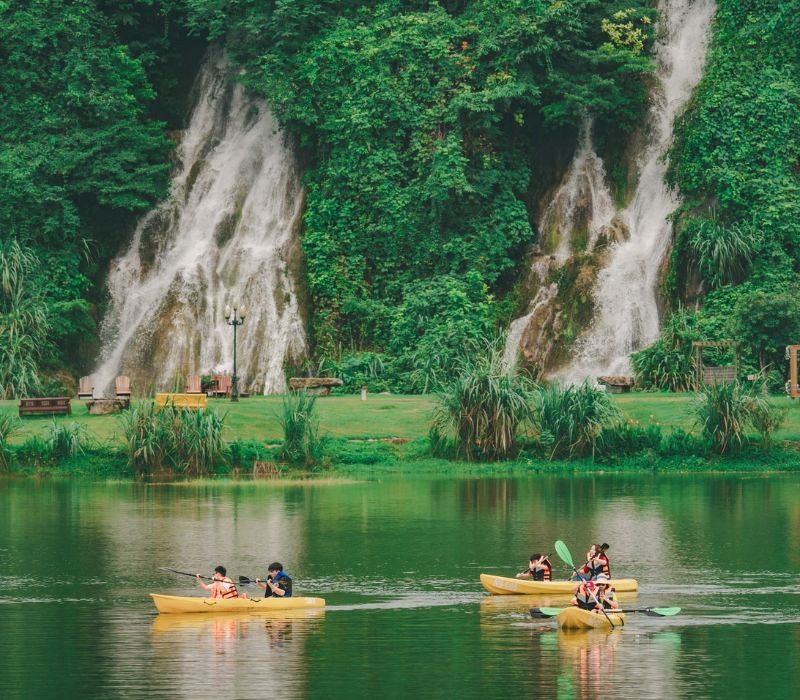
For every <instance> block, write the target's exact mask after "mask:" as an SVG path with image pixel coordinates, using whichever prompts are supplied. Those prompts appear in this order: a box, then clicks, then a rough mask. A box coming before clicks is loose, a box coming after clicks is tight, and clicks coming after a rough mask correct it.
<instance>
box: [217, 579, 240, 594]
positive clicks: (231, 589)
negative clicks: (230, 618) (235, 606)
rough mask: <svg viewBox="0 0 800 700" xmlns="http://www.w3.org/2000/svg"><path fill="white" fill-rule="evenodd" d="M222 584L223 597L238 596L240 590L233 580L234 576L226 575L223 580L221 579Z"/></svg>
mask: <svg viewBox="0 0 800 700" xmlns="http://www.w3.org/2000/svg"><path fill="white" fill-rule="evenodd" d="M220 584H221V586H222V597H223V598H238V597H239V591H237V590H236V584H235V583H234V582H233V579H232V578H229V577H228V576H226V577H225V578H224V579H222V581H220Z"/></svg>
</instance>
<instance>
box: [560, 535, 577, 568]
mask: <svg viewBox="0 0 800 700" xmlns="http://www.w3.org/2000/svg"><path fill="white" fill-rule="evenodd" d="M556 554H558V556H559V557H561V561H563V562H564V563H565V564H566V565H567V566H569V567H570V568H571V569H574V568H575V564H573V563H572V555H571V554H570V553H569V548H568V547H567V545H565V544H564V543H563V542H562V541H561V540H556Z"/></svg>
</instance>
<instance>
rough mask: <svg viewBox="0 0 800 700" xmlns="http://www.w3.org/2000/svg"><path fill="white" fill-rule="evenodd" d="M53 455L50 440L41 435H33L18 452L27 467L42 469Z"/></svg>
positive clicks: (18, 456) (19, 457) (20, 459)
mask: <svg viewBox="0 0 800 700" xmlns="http://www.w3.org/2000/svg"><path fill="white" fill-rule="evenodd" d="M52 457H53V452H52V449H51V447H50V442H49V441H47V440H45V439H44V438H43V437H40V436H39V435H31V437H29V438H28V439H27V440H26V441H25V442H23V443H22V446H21V447H20V448H19V451H18V452H17V458H18V459H19V461H20V462H21V463H22V464H23V465H24V466H26V467H30V468H33V469H40V468H41V467H43V466H44V465H45V464H48V463H49V462H50V461H51V459H52Z"/></svg>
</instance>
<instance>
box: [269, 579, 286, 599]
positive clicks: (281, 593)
mask: <svg viewBox="0 0 800 700" xmlns="http://www.w3.org/2000/svg"><path fill="white" fill-rule="evenodd" d="M267 585H268V586H269V589H270V590H271V591H272V595H277V596H280V597H281V598H283V596H285V595H286V591H284V590H283V588H281V587H280V586H276V585H275V584H274V583H272V581H267Z"/></svg>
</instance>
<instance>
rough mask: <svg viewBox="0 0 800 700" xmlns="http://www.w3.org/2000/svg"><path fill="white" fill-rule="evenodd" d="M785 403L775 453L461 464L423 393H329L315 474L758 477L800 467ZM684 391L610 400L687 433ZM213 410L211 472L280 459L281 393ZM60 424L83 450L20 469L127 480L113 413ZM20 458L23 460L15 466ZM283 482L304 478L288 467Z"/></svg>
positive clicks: (47, 423) (25, 423) (21, 439)
mask: <svg viewBox="0 0 800 700" xmlns="http://www.w3.org/2000/svg"><path fill="white" fill-rule="evenodd" d="M771 400H772V402H774V403H775V404H776V405H780V406H787V408H788V410H787V414H786V420H785V422H784V425H783V427H782V428H781V429H780V430H779V431H778V433H777V434H776V436H775V437H776V441H775V442H776V445H775V447H774V448H773V449H772V450H769V451H762V450H760V449H757V448H747V449H745V450H744V451H742V452H739V453H736V454H733V455H727V456H725V457H717V456H705V455H694V454H674V453H665V452H663V451H661V452H659V451H657V450H643V451H642V452H640V453H638V454H627V455H622V454H618V455H600V456H598V457H597V458H596V459H594V460H592V459H574V460H570V461H553V462H548V461H546V460H544V459H543V458H542V457H541V456H536V455H534V454H532V453H531V454H528V453H526V452H525V450H524V449H523V453H522V454H521V455H520V457H519V458H518V459H517V460H515V461H513V462H502V463H495V464H465V463H460V462H450V461H447V460H443V459H433V458H431V456H430V446H429V444H428V439H427V433H428V426H429V420H430V414H431V409H432V407H433V403H434V399H433V398H432V397H430V396H393V395H373V396H370V397H369V398H368V400H367V401H361V399H360V397H357V396H332V397H324V398H321V399H320V400H319V401H318V402H317V410H318V415H319V418H320V430H321V433H322V434H323V435H325V436H326V437H327V440H326V444H325V448H324V454H325V458H324V460H323V462H322V466H320V467H319V468H317V469H316V470H315V471H316V472H327V473H336V474H341V475H343V476H344V475H361V476H364V475H371V474H381V473H434V472H435V473H443V474H447V473H454V474H455V473H458V474H485V473H492V474H503V473H515V472H531V471H534V472H542V473H550V472H568V473H569V472H585V471H591V472H598V471H613V472H628V471H629V472H633V471H656V472H658V471H676V472H688V471H697V472H700V471H753V470H755V471H764V470H776V471H787V470H798V469H800V452H798V451H797V446H798V445H799V444H800V402H795V403H793V404H791V403H790V402H789V401H788V400H787V399H785V398H783V397H774V398H773V399H771ZM693 401H694V396H693V395H690V394H665V393H632V394H627V395H622V396H615V397H614V402H615V404H616V405H617V406H618V407H619V408H620V410H621V411H622V412H623V414H624V416H625V417H626V418H627V419H629V420H630V421H635V422H637V423H638V424H640V425H641V426H643V427H648V426H651V425H657V426H659V428H660V429H661V431H662V432H663V433H665V434H669V433H671V432H672V431H674V430H685V431H689V430H691V429H692V428H693V426H692V418H691V415H690V409H691V405H692V402H693ZM210 406H211V407H213V408H215V409H216V410H217V412H218V413H220V414H221V415H224V416H225V432H224V435H225V438H226V440H227V441H228V442H230V443H232V442H238V443H240V446H239V447H238V448H237V449H238V451H235V452H233V453H232V459H231V463H230V464H229V465H227V466H224V467H219V468H218V469H215V470H214V475H216V476H233V475H247V474H249V473H250V472H251V469H252V463H253V459H261V460H275V461H277V451H278V444H279V442H280V440H281V438H282V433H281V427H280V423H279V418H278V416H279V413H280V408H281V397H275V396H271V397H253V398H248V399H244V400H242V401H240V402H239V403H231V402H229V401H224V400H220V401H215V402H211V403H210ZM4 413H5V414H11V415H16V413H17V404H16V402H14V401H3V402H0V415H2V414H4ZM55 421H56V422H57V423H58V424H65V423H66V424H70V423H73V422H75V423H78V424H80V425H81V426H83V427H84V429H85V436H86V437H87V438H88V440H86V447H85V449H84V451H83V453H82V454H81V455H78V456H75V457H71V458H67V459H62V460H59V461H58V463H57V465H56V464H50V465H47V464H42V465H37V466H36V467H31V466H28V467H27V468H22V469H20V468H19V467H18V468H17V470H16V471H18V472H22V473H29V474H32V473H37V474H41V473H45V474H63V475H85V476H91V477H97V478H110V477H114V476H117V477H120V478H130V477H131V476H132V475H133V474H132V472H131V470H130V468H129V467H128V465H127V462H126V458H125V454H124V452H123V443H122V439H121V433H122V430H121V425H120V421H119V418H118V417H116V416H90V415H88V412H87V409H86V405H85V404H84V402H81V401H74V402H73V415H72V416H66V417H65V416H60V417H57V418H56V419H55ZM52 423H53V419H52V418H49V417H36V418H25V419H23V420H22V423H21V429H20V430H19V432H17V433H16V434H15V435H14V436H13V438H12V440H11V443H10V444H11V448H12V449H13V450H15V451H19V450H20V448H21V446H22V445H23V443H25V441H26V440H29V438H31V437H34V436H39V437H41V438H45V437H46V435H47V433H48V431H49V429H50V427H51V426H52ZM19 461H21V460H19ZM284 473H285V474H286V475H288V476H298V477H299V476H301V475H303V474H306V473H307V472H304V471H302V470H292V469H289V468H287V469H286V470H285V472H284Z"/></svg>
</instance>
